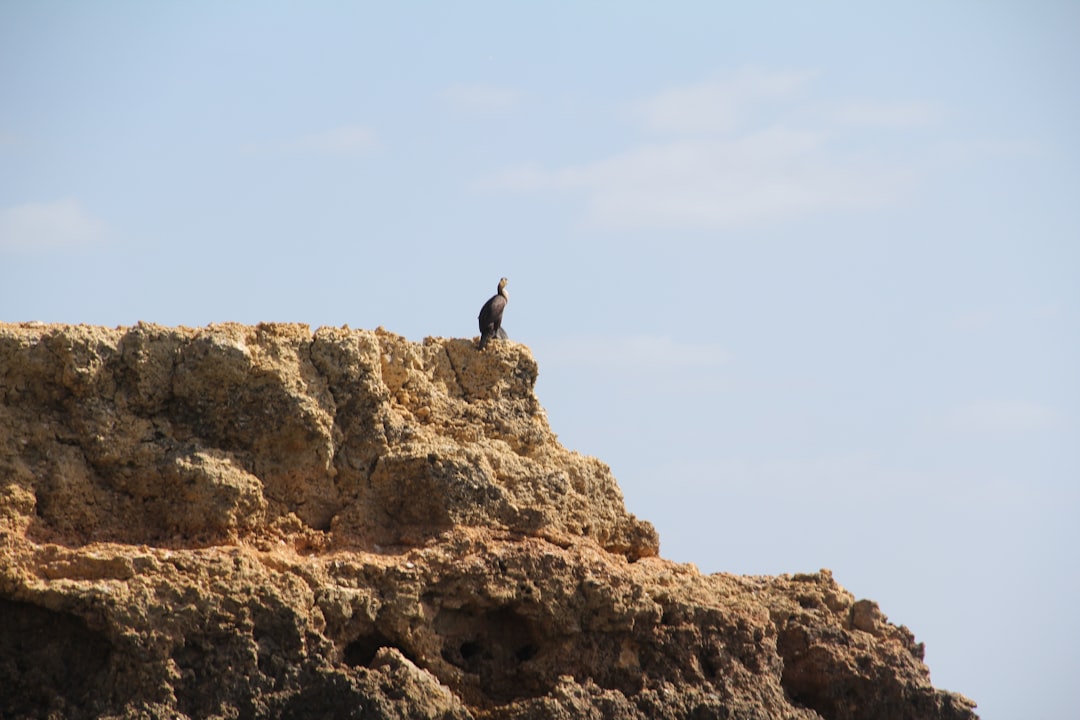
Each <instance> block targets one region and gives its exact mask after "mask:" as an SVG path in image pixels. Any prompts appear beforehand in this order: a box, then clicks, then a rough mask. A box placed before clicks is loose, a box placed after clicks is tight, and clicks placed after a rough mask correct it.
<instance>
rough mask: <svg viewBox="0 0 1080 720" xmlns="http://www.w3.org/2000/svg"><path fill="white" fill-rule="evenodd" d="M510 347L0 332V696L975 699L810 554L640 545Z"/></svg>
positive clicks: (839, 702)
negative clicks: (758, 559)
mask: <svg viewBox="0 0 1080 720" xmlns="http://www.w3.org/2000/svg"><path fill="white" fill-rule="evenodd" d="M536 376H537V365H536V362H535V361H534V360H533V358H532V356H531V354H530V353H529V351H528V349H527V348H526V347H525V346H523V345H520V344H515V343H512V342H500V343H494V344H493V345H492V346H491V347H489V348H488V349H487V350H486V351H485V352H484V353H478V352H476V350H475V346H474V344H473V342H472V341H469V340H455V339H449V340H448V339H441V338H428V339H427V340H425V341H424V342H423V343H422V344H418V343H411V342H408V341H406V340H405V339H404V338H401V337H399V336H396V335H394V334H391V333H388V332H385V331H382V330H381V329H380V330H376V331H374V332H371V331H354V330H348V329H335V328H321V329H319V330H317V331H316V332H314V333H312V332H311V331H310V330H309V329H308V327H307V326H303V325H275V324H262V325H259V326H257V327H248V326H242V325H233V324H224V325H212V326H209V327H206V328H201V329H189V328H168V327H160V326H155V325H147V324H141V323H140V324H139V325H137V326H135V327H132V328H117V329H107V328H100V327H87V326H57V325H43V324H33V323H27V324H21V325H16V324H9V325H0V617H2V618H3V622H2V623H0V717H2V718H7V719H12V718H24V717H25V718H41V717H50V718H97V717H112V718H151V717H154V718H157V717H169V718H209V717H219V718H454V719H464V718H476V719H481V718H483V719H491V720H496V719H498V720H503V719H505V720H511V719H514V720H518V719H520V720H525V719H533V718H538V719H539V718H544V719H551V720H556V719H563V718H566V719H569V718H695V719H705V718H762V719H764V718H804V719H807V720H809V719H811V718H825V719H827V720H842V719H846V718H852V719H854V718H875V719H877V720H900V719H902V718H911V719H913V720H914V719H916V718H917V719H920V720H933V719H938V718H940V719H942V720H946V719H948V720H953V719H955V720H961V719H968V718H974V717H975V715H974V713H973V711H972V708H973V707H974V704H973V703H972V702H971V701H969V700H967V699H966V698H964V697H962V696H960V695H956V694H952V693H948V692H945V691H941V690H937V689H935V688H934V687H933V686H932V685H931V683H930V680H929V671H928V670H927V668H926V666H925V665H924V664H923V662H922V656H923V655H922V645H921V644H918V643H916V642H915V640H914V637H913V635H912V634H911V632H909V631H908V630H907V629H906V628H904V627H897V626H894V625H891V624H890V623H889V622H888V621H887V619H886V618H885V616H884V615H882V613H881V612H880V610H879V609H878V607H877V605H876V604H875V603H873V602H871V601H869V600H858V601H856V600H855V598H853V597H852V595H851V594H850V593H848V592H847V591H846V590H844V589H843V588H842V587H841V586H840V585H838V584H837V583H836V582H835V581H834V580H833V578H832V576H831V574H830V573H829V572H828V571H827V570H822V571H821V572H819V573H814V574H807V575H794V576H787V575H785V576H780V577H746V576H736V575H727V574H716V575H709V576H703V575H701V574H700V573H699V572H698V571H697V570H696V569H695V568H694V567H693V566H692V565H681V564H676V563H673V562H669V561H666V560H663V559H661V558H660V557H658V548H659V542H658V538H657V535H656V532H655V531H654V530H653V528H652V526H651V525H649V524H648V523H646V522H643V521H641V520H638V519H636V518H635V517H634V516H632V515H630V514H629V513H627V512H626V510H625V507H624V505H623V501H622V496H621V493H620V491H619V488H618V486H617V484H616V482H615V479H614V478H613V477H612V475H611V472H610V470H609V469H608V468H607V466H605V465H604V464H603V463H601V462H599V461H598V460H595V459H593V458H589V457H585V456H582V455H579V454H577V453H573V452H570V451H568V450H566V449H565V448H563V447H562V446H561V445H560V444H559V443H558V441H557V439H556V437H555V435H554V434H553V433H552V432H551V429H550V428H549V427H548V423H547V420H546V417H545V415H544V411H543V409H542V408H541V407H540V405H539V403H538V402H537V400H536V397H535V395H534V394H533V386H534V383H535V380H536Z"/></svg>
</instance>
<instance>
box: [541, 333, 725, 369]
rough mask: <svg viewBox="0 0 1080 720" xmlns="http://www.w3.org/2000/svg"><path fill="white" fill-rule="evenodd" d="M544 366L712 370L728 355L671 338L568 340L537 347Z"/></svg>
mask: <svg viewBox="0 0 1080 720" xmlns="http://www.w3.org/2000/svg"><path fill="white" fill-rule="evenodd" d="M537 352H538V353H539V354H542V356H543V358H544V364H545V366H549V367H574V368H586V369H599V370H604V371H610V372H655V371H670V370H691V369H711V368H718V367H720V366H722V365H725V364H726V363H727V362H728V360H729V357H730V356H729V353H728V352H727V351H726V350H724V349H723V348H721V347H719V346H718V345H715V344H711V343H681V342H677V341H675V340H672V339H671V338H669V337H663V336H655V335H628V336H610V337H595V336H584V337H567V338H563V339H560V340H557V341H555V342H549V343H542V344H539V345H538V346H537Z"/></svg>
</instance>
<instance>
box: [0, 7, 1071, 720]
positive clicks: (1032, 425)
mask: <svg viewBox="0 0 1080 720" xmlns="http://www.w3.org/2000/svg"><path fill="white" fill-rule="evenodd" d="M730 5H732V6H733V7H724V4H721V3H715V2H700V3H678V2H673V3H663V4H661V3H642V2H610V3H599V2H596V3H532V4H529V5H525V4H524V3H505V2H491V3H476V2H458V3H410V4H408V6H407V7H408V8H409V9H408V10H405V9H404V8H405V7H406V6H405V5H403V4H393V5H392V4H390V3H346V2H338V3H252V2H231V3H216V2H213V3H211V2H205V3H187V2H185V3H165V2H161V3H144V2H95V3H65V2H50V3H39V2H11V1H9V0H0V263H2V267H3V269H4V276H5V280H4V282H3V284H2V285H0V315H2V317H3V319H4V320H9V321H18V320H42V321H55V322H71V323H77V322H85V323H94V324H104V325H129V324H132V323H135V322H136V321H138V320H146V321H151V322H157V323H163V324H184V325H192V326H194V325H203V324H206V323H209V322H214V321H225V320H232V321H239V322H246V323H255V322H259V321H264V320H266V321H298V322H306V323H309V324H310V325H311V326H312V327H313V328H314V327H317V326H319V325H341V324H344V323H348V324H349V325H350V326H352V327H362V328H374V327H375V326H378V325H383V326H385V327H386V328H388V329H390V330H393V331H396V332H399V333H401V334H403V335H406V336H408V337H410V338H412V339H415V340H420V339H422V338H423V337H425V336H427V335H437V336H457V337H466V336H473V335H475V334H476V332H477V329H476V314H477V312H478V310H479V308H480V305H481V304H482V303H483V301H484V300H485V299H487V297H489V296H490V295H491V294H492V292H494V289H495V284H496V282H497V281H498V279H499V277H500V276H503V275H505V276H507V277H509V278H510V285H509V290H510V294H511V301H510V304H509V306H508V308H507V311H506V317H505V323H506V327H507V329H508V330H509V332H510V335H511V337H512V338H513V339H515V340H517V341H520V342H524V343H526V344H528V345H529V346H530V347H531V348H532V349H533V352H534V353H535V354H536V357H537V359H538V361H539V363H540V372H541V378H540V382H539V384H538V388H537V390H538V393H539V395H540V399H541V401H542V402H543V403H544V405H545V407H546V408H547V410H548V414H549V418H550V421H551V424H552V426H553V428H554V429H555V431H556V432H557V433H559V435H560V438H561V440H562V441H563V443H564V444H566V445H567V446H568V447H571V448H573V449H576V450H579V451H581V452H583V453H586V454H590V455H596V456H598V457H600V458H602V459H603V460H605V461H606V462H608V463H609V464H610V465H611V466H612V468H613V470H614V472H615V474H616V476H617V477H618V478H619V480H620V483H621V485H622V488H623V491H624V493H625V495H626V500H627V504H628V506H629V507H630V509H631V510H632V511H633V512H635V513H637V514H638V515H640V516H642V517H645V518H647V519H649V520H652V521H653V522H654V523H655V524H656V525H657V527H658V529H659V531H660V534H661V541H662V553H663V554H664V555H665V556H666V557H670V558H672V559H676V560H680V561H691V562H695V563H697V565H698V566H699V567H700V568H701V569H702V570H703V571H707V572H713V571H721V570H724V571H732V572H739V573H754V574H764V573H768V574H773V573H781V572H798V571H809V570H816V569H818V568H820V567H829V568H831V569H832V570H833V571H834V572H835V574H836V577H837V579H838V580H839V581H840V582H841V583H843V584H844V585H845V586H846V587H848V588H849V589H850V590H852V591H853V592H854V593H855V594H856V595H857V596H860V597H870V598H873V599H875V600H877V601H879V602H880V603H881V606H882V609H883V611H884V612H885V613H886V614H887V615H888V616H889V618H890V619H891V620H892V621H894V622H897V623H903V624H906V625H908V626H909V627H910V628H912V629H913V631H914V632H915V634H916V636H917V638H918V639H919V640H920V641H924V642H925V643H926V644H927V655H926V657H927V661H928V663H929V665H930V668H931V671H932V679H933V680H934V682H935V683H936V684H937V685H939V686H941V687H945V688H948V689H952V690H956V691H959V692H963V693H965V694H967V695H969V696H971V697H972V698H974V699H975V700H977V701H978V702H979V711H980V713H981V714H982V717H983V718H984V719H986V720H999V719H1000V720H1004V719H1006V718H1017V717H1024V718H1027V719H1028V720H1031V719H1038V718H1045V719H1048V720H1049V719H1058V718H1061V719H1064V718H1066V717H1072V715H1073V713H1074V712H1075V700H1074V697H1073V695H1074V693H1072V692H1071V690H1070V689H1069V688H1071V687H1072V685H1073V683H1074V682H1075V677H1076V675H1077V674H1078V673H1080V662H1078V660H1077V656H1076V654H1075V647H1076V644H1077V642H1078V641H1080V620H1078V617H1077V614H1076V612H1075V610H1074V608H1073V605H1074V601H1075V598H1076V597H1077V596H1078V594H1080V570H1078V568H1080V529H1078V528H1080V523H1078V516H1080V491H1078V489H1077V485H1078V481H1080V443H1078V439H1080V373H1078V372H1077V368H1078V367H1080V332H1078V329H1080V141H1078V136H1080V133H1078V131H1077V128H1080V92H1078V88H1080V4H1077V3H1073V2H1019V1H1017V2H914V3H913V2H906V3H894V5H895V7H891V8H885V7H882V6H881V5H882V4H880V3H878V4H876V5H877V7H876V9H870V8H868V6H869V5H870V4H869V3H856V2H823V3H802V2H790V3H738V4H735V3H732V4H730Z"/></svg>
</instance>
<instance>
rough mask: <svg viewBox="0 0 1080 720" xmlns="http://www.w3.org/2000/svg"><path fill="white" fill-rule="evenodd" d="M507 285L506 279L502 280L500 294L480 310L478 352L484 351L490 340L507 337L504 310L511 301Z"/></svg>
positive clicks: (497, 293) (492, 297)
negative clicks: (504, 326) (503, 324)
mask: <svg viewBox="0 0 1080 720" xmlns="http://www.w3.org/2000/svg"><path fill="white" fill-rule="evenodd" d="M506 283H507V280H506V278H501V279H500V280H499V290H498V292H496V293H495V294H494V295H492V296H491V299H490V300H488V301H487V302H486V303H484V307H482V308H480V317H479V319H480V345H479V346H478V347H477V349H478V350H483V349H484V348H485V347H486V346H487V344H488V340H490V339H491V338H493V337H497V338H505V337H506V333H505V332H504V331H503V329H502V316H503V309H504V308H506V303H507V302H508V301H509V300H510V295H509V294H507V292H506Z"/></svg>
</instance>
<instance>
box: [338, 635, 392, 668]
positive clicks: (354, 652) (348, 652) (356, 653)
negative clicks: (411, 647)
mask: <svg viewBox="0 0 1080 720" xmlns="http://www.w3.org/2000/svg"><path fill="white" fill-rule="evenodd" d="M384 647H397V646H396V645H395V644H394V643H392V642H390V640H389V639H388V638H387V637H386V636H385V635H383V634H382V633H381V632H379V631H378V630H375V631H373V632H370V633H368V634H367V635H361V636H360V637H358V638H356V639H355V640H353V641H352V642H351V643H349V644H348V645H346V646H345V652H344V653H343V654H342V659H343V660H344V661H345V664H346V665H351V666H352V667H371V663H372V661H373V660H374V659H375V654H376V653H377V652H379V648H384ZM398 649H400V648H398Z"/></svg>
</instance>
